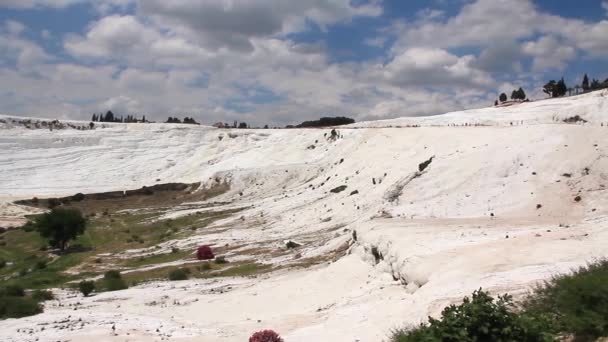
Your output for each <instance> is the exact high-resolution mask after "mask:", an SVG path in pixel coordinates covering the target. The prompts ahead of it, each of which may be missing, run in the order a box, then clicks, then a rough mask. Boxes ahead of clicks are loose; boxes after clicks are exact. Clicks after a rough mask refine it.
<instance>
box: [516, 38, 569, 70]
mask: <svg viewBox="0 0 608 342" xmlns="http://www.w3.org/2000/svg"><path fill="white" fill-rule="evenodd" d="M522 51H523V52H524V53H525V54H528V55H530V56H533V57H534V60H533V69H534V70H541V71H542V70H545V69H550V68H555V69H558V70H563V69H564V68H565V67H566V65H567V63H568V62H569V61H571V60H572V59H574V58H575V57H576V49H575V48H574V47H572V46H568V45H567V44H564V42H561V41H559V40H557V39H556V38H555V37H551V36H544V37H541V38H540V39H538V40H537V41H529V42H526V43H524V44H523V46H522Z"/></svg>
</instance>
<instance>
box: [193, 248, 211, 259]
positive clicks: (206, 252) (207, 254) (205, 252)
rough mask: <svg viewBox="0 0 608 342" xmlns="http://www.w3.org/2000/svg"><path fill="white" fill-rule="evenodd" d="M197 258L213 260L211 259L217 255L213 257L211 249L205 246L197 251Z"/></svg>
mask: <svg viewBox="0 0 608 342" xmlns="http://www.w3.org/2000/svg"><path fill="white" fill-rule="evenodd" d="M196 258H197V259H198V260H211V259H213V258H215V255H213V251H212V250H211V247H209V246H207V245H204V246H200V247H199V248H198V249H197V250H196Z"/></svg>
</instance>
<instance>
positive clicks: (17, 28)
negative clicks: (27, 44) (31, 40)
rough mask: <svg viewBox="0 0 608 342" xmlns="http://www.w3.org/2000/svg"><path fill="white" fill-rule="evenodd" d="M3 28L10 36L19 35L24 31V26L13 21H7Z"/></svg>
mask: <svg viewBox="0 0 608 342" xmlns="http://www.w3.org/2000/svg"><path fill="white" fill-rule="evenodd" d="M4 26H5V27H6V31H7V32H8V33H9V34H12V35H19V34H21V33H22V32H23V31H25V29H26V26H25V25H23V24H22V23H20V22H18V21H15V20H7V21H6V22H5V23H4Z"/></svg>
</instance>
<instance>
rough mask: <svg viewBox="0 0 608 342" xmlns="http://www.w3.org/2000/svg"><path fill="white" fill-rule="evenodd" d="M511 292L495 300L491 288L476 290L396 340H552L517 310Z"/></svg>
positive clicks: (403, 332)
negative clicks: (425, 323)
mask: <svg viewBox="0 0 608 342" xmlns="http://www.w3.org/2000/svg"><path fill="white" fill-rule="evenodd" d="M513 307H514V305H513V302H512V299H511V297H510V296H508V295H505V296H502V297H498V300H496V301H495V300H494V298H492V297H491V296H490V295H489V294H488V293H487V292H483V291H481V290H478V291H475V292H473V295H472V297H471V298H468V297H465V298H464V301H463V303H462V304H461V305H450V306H448V307H447V308H445V309H444V310H443V312H442V313H441V319H438V320H437V319H433V318H429V324H428V325H421V326H419V327H417V328H415V329H413V330H409V331H402V330H401V331H396V332H394V333H393V336H392V341H394V342H416V341H454V342H456V341H459V342H474V341H551V340H552V339H551V338H550V336H545V335H544V333H543V332H542V329H541V328H540V326H539V325H538V324H537V322H536V321H534V320H533V319H528V318H526V317H525V316H520V315H518V314H517V313H515V312H514V310H513Z"/></svg>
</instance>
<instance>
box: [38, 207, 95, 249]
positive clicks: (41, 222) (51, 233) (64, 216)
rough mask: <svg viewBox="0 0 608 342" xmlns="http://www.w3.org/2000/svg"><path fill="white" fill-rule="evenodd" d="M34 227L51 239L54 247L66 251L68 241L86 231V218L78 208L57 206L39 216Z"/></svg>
mask: <svg viewBox="0 0 608 342" xmlns="http://www.w3.org/2000/svg"><path fill="white" fill-rule="evenodd" d="M34 227H35V229H36V231H38V233H40V235H41V236H42V237H44V238H46V239H48V240H49V244H50V245H51V246H52V247H55V248H59V249H60V250H61V251H65V249H66V247H67V246H68V242H70V241H71V240H74V239H75V238H76V237H77V236H78V235H82V234H83V233H84V230H85V228H86V220H85V218H84V217H83V216H82V213H81V212H80V211H79V210H77V209H64V208H55V209H52V210H51V211H50V212H48V213H45V214H42V215H40V216H37V217H36V218H35V220H34Z"/></svg>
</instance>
